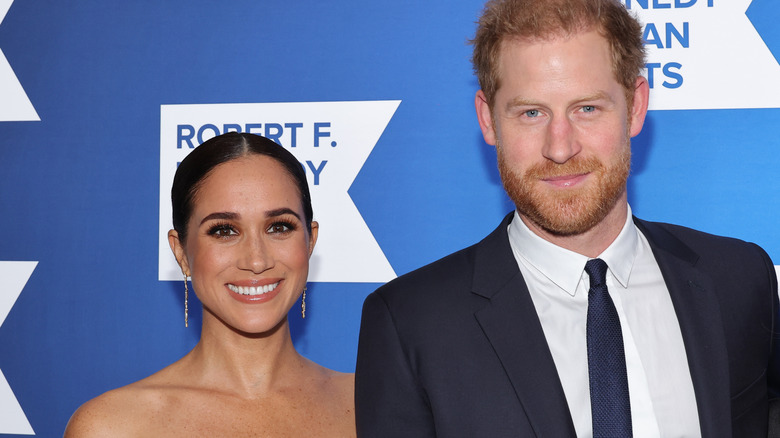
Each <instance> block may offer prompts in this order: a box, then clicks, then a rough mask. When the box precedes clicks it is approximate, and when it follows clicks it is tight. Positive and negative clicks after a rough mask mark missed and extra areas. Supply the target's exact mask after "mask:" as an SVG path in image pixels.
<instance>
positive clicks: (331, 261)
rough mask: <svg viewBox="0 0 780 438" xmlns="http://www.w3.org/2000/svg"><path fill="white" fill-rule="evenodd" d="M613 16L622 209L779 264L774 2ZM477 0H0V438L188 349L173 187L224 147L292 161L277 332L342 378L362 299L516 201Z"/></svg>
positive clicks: (48, 431) (477, 235) (779, 40)
mask: <svg viewBox="0 0 780 438" xmlns="http://www.w3.org/2000/svg"><path fill="white" fill-rule="evenodd" d="M624 4H625V5H626V7H628V8H630V9H631V10H632V11H635V12H636V13H637V14H638V15H639V16H640V18H641V20H642V21H643V23H644V26H645V27H644V36H645V40H646V44H647V48H648V53H649V56H648V64H647V72H646V74H647V77H648V79H649V82H650V84H651V87H652V91H651V104H650V106H651V112H650V114H649V115H648V120H647V123H646V125H645V129H644V131H643V133H642V134H641V135H640V136H639V137H637V138H636V139H635V140H634V142H633V152H634V158H633V159H634V163H633V165H634V167H633V172H632V176H631V178H630V180H629V198H630V199H629V200H630V202H631V205H632V207H633V209H634V212H635V213H636V214H637V215H638V216H640V217H642V218H645V219H650V220H659V221H665V222H673V223H680V224H684V225H688V226H692V227H694V228H698V229H701V230H704V231H709V232H712V233H717V234H725V235H730V236H735V237H739V238H741V239H745V240H749V241H753V242H756V243H758V244H760V245H762V246H763V247H764V248H765V249H766V250H767V251H768V252H769V254H770V256H772V257H773V259H774V260H775V261H776V262H778V263H780V237H779V236H778V232H777V227H778V224H780V221H779V220H778V216H779V215H778V213H780V203H778V199H780V178H777V174H778V168H780V158H778V151H780V135H778V126H780V111H778V108H780V65H778V61H777V59H778V55H780V28H778V27H777V25H776V23H777V22H778V21H780V4H778V3H777V2H776V1H774V0H752V1H751V0H624ZM481 9H482V0H463V1H457V2H453V1H451V0H434V1H427V2H417V1H411V0H392V1H390V0H382V1H371V2H366V1H354V0H334V1H327V2H324V1H318V0H301V1H277V0H266V1H262V2H258V1H252V0H236V1H232V2H221V3H220V2H213V1H206V0H188V1H183V0H172V1H165V2H158V1H149V0H141V1H130V2H128V1H125V2H119V1H98V0H87V1H80V2H62V1H53V0H15V1H14V0H0V230H2V238H0V435H2V434H7V435H20V436H24V435H36V436H45V437H51V436H58V435H61V433H62V431H63V429H64V426H65V424H66V422H67V420H68V418H69V417H70V415H71V413H72V412H73V411H74V410H75V409H76V408H77V407H78V406H79V405H80V404H81V403H83V402H85V401H86V400H88V399H90V398H92V397H95V396H97V395H99V394H100V393H103V392H105V391H107V390H109V389H111V388H115V387H118V386H122V385H125V384H128V383H130V382H133V381H136V380H138V379H141V378H143V377H145V376H147V375H149V374H151V373H153V372H154V371H156V370H159V369H161V368H163V367H164V366H165V365H167V364H169V363H171V362H174V361H175V360H176V359H178V358H180V357H181V356H183V355H184V354H185V353H186V352H188V351H189V350H190V349H191V348H192V347H193V346H194V345H195V343H196V342H197V339H198V336H199V331H198V328H197V327H198V325H199V324H198V322H199V321H200V317H201V314H200V311H199V310H197V308H198V307H199V306H197V305H194V304H193V303H192V302H191V303H190V309H193V308H196V310H195V311H194V312H193V311H192V310H191V314H192V315H191V323H190V328H188V329H187V328H185V327H184V321H183V317H182V313H183V305H184V303H183V299H184V298H183V290H182V289H183V287H182V284H181V278H180V277H179V275H180V274H179V270H178V269H177V267H176V265H175V261H174V259H173V257H172V256H171V255H170V251H169V249H168V244H167V241H166V240H165V234H166V232H167V230H168V229H169V228H170V226H171V225H170V203H169V193H170V184H171V180H172V177H173V172H174V171H175V168H176V163H177V162H179V161H180V160H181V159H182V158H183V157H184V156H185V155H186V154H187V153H189V152H190V151H191V150H192V149H193V148H195V147H197V146H198V145H199V144H200V143H202V142H203V141H205V140H207V139H208V138H211V137H213V136H214V135H217V134H220V133H222V132H226V131H242V132H254V133H258V134H262V135H265V136H268V137H270V138H273V139H274V140H276V141H277V142H278V143H280V144H281V145H283V146H284V147H286V148H289V150H290V151H292V152H293V153H294V154H295V156H296V157H297V158H298V159H299V160H300V161H301V163H302V164H303V166H304V168H305V170H306V173H307V176H308V179H309V184H310V186H311V188H312V195H313V198H314V215H315V219H316V220H318V221H319V223H320V238H319V242H318V245H317V247H316V249H315V252H314V255H313V257H312V269H311V275H310V278H309V280H310V284H309V292H308V293H307V301H308V302H307V318H306V319H305V320H302V319H301V318H300V315H299V313H298V312H292V313H291V317H290V320H291V326H292V331H293V337H294V341H295V344H296V347H297V348H298V350H299V351H300V352H302V353H303V354H304V355H306V356H307V357H309V358H311V359H313V360H314V361H316V362H319V363H321V364H323V365H325V366H327V367H330V368H334V369H337V370H340V371H348V372H351V371H353V370H354V361H355V356H356V344H357V334H358V326H359V318H360V309H361V305H362V302H363V299H364V298H365V296H366V295H367V294H368V293H370V292H371V291H373V290H374V289H375V288H376V287H378V286H379V285H380V284H382V283H384V282H386V281H388V280H390V279H391V278H393V277H395V276H396V275H400V274H403V273H405V272H408V271H410V270H412V269H414V268H417V267H419V266H421V265H423V264H426V263H428V262H431V261H433V260H435V259H437V258H439V257H441V256H443V255H445V254H448V253H450V252H452V251H455V250H457V249H459V248H462V247H464V246H467V245H469V244H472V243H474V242H476V241H478V240H479V239H481V238H482V237H483V236H484V235H486V234H487V233H488V232H489V231H491V230H492V229H493V228H494V227H495V226H496V225H497V224H498V222H499V221H500V220H501V218H502V217H503V216H504V215H505V214H506V213H507V212H509V211H511V209H512V205H511V203H510V202H509V201H508V200H507V198H506V196H505V195H504V193H503V191H502V189H501V184H500V180H499V177H498V173H497V171H496V165H495V152H494V150H493V148H492V147H490V146H487V145H486V144H485V143H484V142H483V140H482V136H481V134H480V131H479V128H478V125H477V122H476V119H475V114H474V109H473V98H474V93H475V91H476V90H477V82H476V80H475V78H474V77H473V75H472V72H471V65H470V63H469V57H470V52H471V48H470V46H469V45H468V43H467V40H468V38H470V37H471V36H473V33H474V21H475V20H476V18H477V16H478V14H479V12H480V11H481ZM193 313H194V314H193Z"/></svg>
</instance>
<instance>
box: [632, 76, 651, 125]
mask: <svg viewBox="0 0 780 438" xmlns="http://www.w3.org/2000/svg"><path fill="white" fill-rule="evenodd" d="M649 101H650V85H649V84H648V83H647V79H645V77H644V76H639V77H637V78H636V82H635V83H634V102H633V104H632V105H631V111H630V112H629V114H628V117H629V119H628V123H629V127H628V133H629V136H630V137H635V136H637V135H639V133H640V132H642V126H643V125H644V124H645V116H646V115H647V106H648V103H649Z"/></svg>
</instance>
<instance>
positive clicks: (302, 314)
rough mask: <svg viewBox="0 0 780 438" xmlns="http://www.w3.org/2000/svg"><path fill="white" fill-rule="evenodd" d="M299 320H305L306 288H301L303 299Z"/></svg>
mask: <svg viewBox="0 0 780 438" xmlns="http://www.w3.org/2000/svg"><path fill="white" fill-rule="evenodd" d="M301 318H303V319H306V286H304V287H303V297H301Z"/></svg>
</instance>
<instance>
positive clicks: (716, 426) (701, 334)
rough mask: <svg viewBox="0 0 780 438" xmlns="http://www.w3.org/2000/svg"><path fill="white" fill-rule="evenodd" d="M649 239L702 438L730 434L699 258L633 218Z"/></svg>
mask: <svg viewBox="0 0 780 438" xmlns="http://www.w3.org/2000/svg"><path fill="white" fill-rule="evenodd" d="M634 222H635V223H636V224H637V226H638V227H639V228H640V230H641V231H642V233H643V234H644V235H645V237H647V240H648V242H649V243H650V246H651V248H652V249H653V255H654V256H655V259H656V261H657V262H658V266H659V268H660V269H661V273H662V274H663V277H664V281H665V282H666V287H667V288H668V289H669V294H670V295H671V298H672V304H673V305H674V309H675V312H676V314H677V320H678V321H679V324H680V331H681V332H682V337H683V343H684V344H685V352H686V355H687V357H688V368H689V369H690V372H691V379H692V381H693V388H694V392H695V394H696V404H697V408H698V411H699V423H700V425H701V432H702V436H705V437H707V436H723V435H724V433H725V434H726V435H729V434H730V433H731V404H730V391H729V368H728V352H727V350H726V343H725V335H724V333H723V324H722V321H721V319H720V318H721V311H720V307H719V304H718V298H717V296H715V294H714V292H713V290H714V289H713V285H712V281H711V279H710V278H709V277H708V276H707V275H705V274H703V273H702V272H700V271H699V270H698V269H696V268H695V265H696V261H697V260H698V255H697V254H696V253H694V252H693V251H692V250H691V249H690V248H688V247H687V246H686V245H685V244H683V243H682V242H681V241H680V240H678V239H677V238H676V237H674V236H673V235H671V234H670V233H669V232H668V231H666V230H665V229H663V228H662V227H661V226H659V225H658V224H653V223H648V222H643V221H640V220H638V219H636V218H635V219H634Z"/></svg>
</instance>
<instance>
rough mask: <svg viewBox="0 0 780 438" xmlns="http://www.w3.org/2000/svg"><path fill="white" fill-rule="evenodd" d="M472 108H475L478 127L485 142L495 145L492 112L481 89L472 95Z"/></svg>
mask: <svg viewBox="0 0 780 438" xmlns="http://www.w3.org/2000/svg"><path fill="white" fill-rule="evenodd" d="M474 108H475V109H476V110H477V120H478V121H479V129H481V130H482V137H483V138H484V139H485V143H487V144H489V145H493V146H495V145H496V129H495V126H493V113H492V111H491V109H490V105H489V104H488V102H487V99H486V98H485V93H483V92H482V90H479V91H477V95H476V96H475V97H474Z"/></svg>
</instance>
